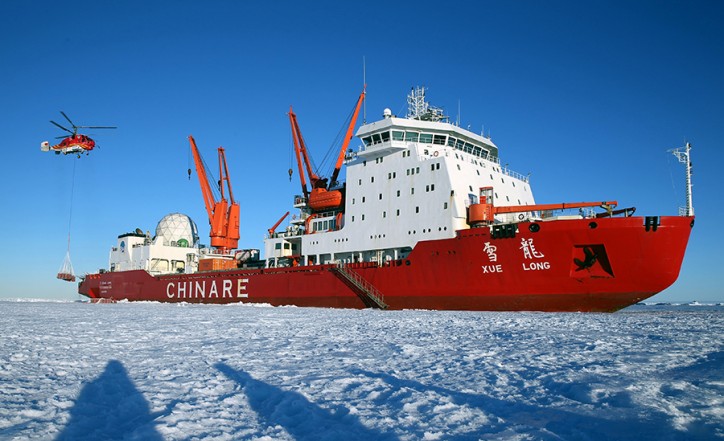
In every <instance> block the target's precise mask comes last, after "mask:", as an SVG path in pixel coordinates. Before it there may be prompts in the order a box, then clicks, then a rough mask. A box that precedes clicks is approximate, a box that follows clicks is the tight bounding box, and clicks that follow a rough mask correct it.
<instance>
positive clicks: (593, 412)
mask: <svg viewBox="0 0 724 441" xmlns="http://www.w3.org/2000/svg"><path fill="white" fill-rule="evenodd" d="M0 316H1V317H2V320H0V336H2V338H1V339H0V439H7V440H15V439H18V440H19V439H47V440H51V439H58V440H71V439H89V440H90V439H94V440H95V439H108V440H116V439H118V440H120V439H124V440H161V439H170V440H195V439H218V440H236V439H244V440H247V439H248V440H363V439H364V440H372V439H380V440H477V439H484V440H488V439H490V440H493V439H495V440H497V439H503V440H559V439H576V440H578V439H583V440H611V439H617V440H627V439H628V440H641V439H657V440H678V439H682V440H683V439H686V440H689V439H702V440H704V439H707V440H709V439H724V339H722V336H723V335H724V307H721V306H701V305H699V306H674V305H661V306H637V307H633V308H629V309H627V310H625V311H622V312H619V313H616V314H544V313H471V312H431V311H387V312H383V311H376V310H362V311H356V310H329V309H317V308H272V307H247V306H241V305H233V306H208V305H185V304H182V305H168V304H155V303H120V304H95V305H92V304H83V303H58V302H54V303H50V302H9V301H0Z"/></svg>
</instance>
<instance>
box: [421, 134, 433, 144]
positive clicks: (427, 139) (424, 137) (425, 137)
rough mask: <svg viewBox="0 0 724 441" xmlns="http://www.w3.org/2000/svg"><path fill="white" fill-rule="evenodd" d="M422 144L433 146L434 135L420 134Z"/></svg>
mask: <svg viewBox="0 0 724 441" xmlns="http://www.w3.org/2000/svg"><path fill="white" fill-rule="evenodd" d="M420 143H421V144H432V133H420Z"/></svg>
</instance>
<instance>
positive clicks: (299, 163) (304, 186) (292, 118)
mask: <svg viewBox="0 0 724 441" xmlns="http://www.w3.org/2000/svg"><path fill="white" fill-rule="evenodd" d="M289 123H290V124H291V126H292V138H293V139H294V153H295V155H296V156H297V166H298V168H299V179H300V180H301V181H302V193H304V197H305V198H308V197H309V190H308V189H307V178H306V177H305V176H304V166H303V165H302V158H301V153H300V147H299V136H298V134H297V130H295V126H296V123H297V115H295V114H294V112H293V111H292V106H289ZM297 129H298V127H297ZM289 174H290V179H291V169H289Z"/></svg>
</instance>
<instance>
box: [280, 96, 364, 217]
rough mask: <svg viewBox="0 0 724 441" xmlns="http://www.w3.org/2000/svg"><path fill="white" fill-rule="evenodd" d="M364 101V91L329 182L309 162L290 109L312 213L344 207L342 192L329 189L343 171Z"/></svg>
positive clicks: (298, 156) (300, 173) (297, 153)
mask: <svg viewBox="0 0 724 441" xmlns="http://www.w3.org/2000/svg"><path fill="white" fill-rule="evenodd" d="M364 99H365V91H364V90H363V91H362V93H361V94H360V96H359V98H358V99H357V103H356V104H355V109H354V113H353V114H352V118H351V119H350V122H349V126H348V127H347V132H346V133H345V136H344V138H343V140H342V147H341V149H340V151H339V155H338V156H337V163H336V164H335V167H334V172H333V173H332V177H331V178H330V179H329V180H327V178H321V177H320V176H318V175H317V174H316V173H315V172H314V170H313V169H312V166H311V162H310V160H309V152H308V151H307V146H306V144H305V143H304V138H302V132H301V130H300V129H299V124H298V123H297V115H296V114H295V113H294V112H293V111H292V109H291V107H290V108H289V122H290V124H291V126H292V138H293V140H294V152H295V154H296V157H297V166H298V167H299V179H300V180H301V184H302V192H303V193H304V197H305V198H307V200H308V202H307V203H308V205H309V207H310V208H311V209H312V211H325V210H330V209H335V208H338V207H340V206H341V205H342V192H341V191H339V190H331V189H330V188H329V187H331V186H333V185H335V183H336V181H337V177H339V172H340V170H341V169H342V163H343V162H344V155H345V153H347V148H348V147H349V143H350V141H352V137H353V136H354V133H353V132H354V126H355V124H356V123H357V117H358V116H359V111H360V108H361V107H362V102H363V101H364ZM305 167H306V170H307V175H308V176H309V181H310V184H311V186H312V190H311V191H309V190H308V189H307V181H306V179H305V177H304V168H305Z"/></svg>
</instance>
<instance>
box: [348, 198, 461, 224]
mask: <svg viewBox="0 0 724 441" xmlns="http://www.w3.org/2000/svg"><path fill="white" fill-rule="evenodd" d="M442 209H443V210H447V209H448V203H447V202H443V204H442ZM419 213H420V206H419V205H418V206H416V207H415V214H419ZM395 216H397V217H399V216H400V209H399V208H398V209H397V210H395ZM382 218H383V219H386V218H387V211H383V212H382ZM354 220H355V217H354V215H353V216H352V222H354ZM361 220H363V221H364V220H365V215H364V214H363V215H362V219H361Z"/></svg>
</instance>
